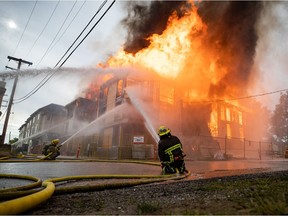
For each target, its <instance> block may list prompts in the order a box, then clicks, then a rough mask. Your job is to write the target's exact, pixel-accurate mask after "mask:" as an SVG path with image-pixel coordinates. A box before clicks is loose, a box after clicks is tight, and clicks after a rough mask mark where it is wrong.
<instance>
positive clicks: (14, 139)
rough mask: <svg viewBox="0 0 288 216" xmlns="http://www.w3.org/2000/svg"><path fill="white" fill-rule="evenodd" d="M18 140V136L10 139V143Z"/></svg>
mask: <svg viewBox="0 0 288 216" xmlns="http://www.w3.org/2000/svg"><path fill="white" fill-rule="evenodd" d="M17 141H18V138H16V137H15V138H13V139H12V140H9V144H13V143H15V142H17Z"/></svg>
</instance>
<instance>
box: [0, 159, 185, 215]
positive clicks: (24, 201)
mask: <svg viewBox="0 0 288 216" xmlns="http://www.w3.org/2000/svg"><path fill="white" fill-rule="evenodd" d="M34 161H35V160H34ZM37 161H38V162H39V160H37ZM58 161H59V160H58ZM73 161H74V162H75V160H73ZM84 161H99V160H84ZM103 161H108V160H103ZM22 162H23V161H22ZM109 162H117V161H109ZM119 162H124V161H118V163H119ZM125 162H126V163H143V164H148V165H158V166H160V164H158V163H153V162H143V161H142V162H140V161H125ZM189 175H190V172H188V173H186V174H185V175H179V174H172V175H80V176H66V177H61V178H52V179H48V180H45V181H44V182H43V183H42V187H43V188H44V189H42V188H39V186H40V184H41V180H39V178H37V177H33V176H23V175H12V174H6V175H5V174H1V175H0V178H21V179H28V180H33V181H35V183H33V184H30V185H27V186H21V187H15V188H10V189H4V190H0V193H1V197H2V198H15V197H20V196H23V197H20V198H17V199H13V200H9V201H5V202H1V203H0V214H2V215H9V214H10V215H11V214H21V213H23V212H25V211H27V210H30V209H32V208H34V207H36V206H37V205H39V204H40V203H43V202H45V201H46V200H48V199H49V198H50V197H51V196H52V195H53V194H54V193H55V194H63V193H75V192H86V191H92V190H93V191H95V190H104V189H112V188H113V189H115V188H123V187H131V186H136V185H140V184H149V183H154V182H162V181H167V180H179V179H183V178H186V177H187V176H189ZM95 179H134V180H135V179H136V180H137V181H132V182H125V181H123V182H114V183H105V184H98V185H97V184H96V185H91V184H90V185H87V184H84V185H80V186H79V185H78V186H70V187H59V186H57V187H56V186H55V184H54V183H59V182H65V183H67V182H69V181H75V180H95ZM39 182H40V184H39ZM61 185H62V184H61ZM33 187H34V188H35V189H34V190H28V189H31V188H33ZM37 187H38V188H37ZM40 189H41V190H40ZM22 190H23V191H22ZM39 190H40V191H39ZM2 194H3V196H2ZM27 194H28V195H27Z"/></svg>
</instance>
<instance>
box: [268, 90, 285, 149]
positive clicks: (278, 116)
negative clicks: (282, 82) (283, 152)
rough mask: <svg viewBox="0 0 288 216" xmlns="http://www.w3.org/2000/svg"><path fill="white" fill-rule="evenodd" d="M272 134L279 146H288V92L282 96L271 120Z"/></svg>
mask: <svg viewBox="0 0 288 216" xmlns="http://www.w3.org/2000/svg"><path fill="white" fill-rule="evenodd" d="M271 133H272V135H273V138H274V139H275V141H276V142H277V143H279V144H288V91H287V92H286V93H284V94H281V97H280V100H279V104H277V105H276V107H275V110H274V112H273V115H272V118H271Z"/></svg>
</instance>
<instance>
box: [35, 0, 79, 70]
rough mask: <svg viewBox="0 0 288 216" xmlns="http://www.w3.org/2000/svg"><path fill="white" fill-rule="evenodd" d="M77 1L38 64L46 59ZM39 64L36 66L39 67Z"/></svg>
mask: <svg viewBox="0 0 288 216" xmlns="http://www.w3.org/2000/svg"><path fill="white" fill-rule="evenodd" d="M76 3H77V1H75V2H74V4H73V6H72V8H71V9H70V11H69V13H68V14H67V16H66V18H65V19H64V21H63V23H62V25H61V27H60V28H59V30H58V32H57V34H56V35H55V37H54V38H53V40H52V41H51V43H50V45H49V46H48V48H47V50H46V51H45V53H44V55H43V56H42V58H41V59H40V61H39V62H38V64H37V66H38V65H39V64H40V63H41V62H42V60H43V59H44V57H45V56H46V55H47V53H48V51H49V49H50V47H51V46H52V44H53V42H54V41H55V39H56V37H57V36H58V34H59V33H60V31H61V29H62V28H63V26H64V24H65V23H66V21H67V19H68V17H69V15H70V14H71V12H72V10H73V8H74V7H75V5H76ZM37 66H36V67H37Z"/></svg>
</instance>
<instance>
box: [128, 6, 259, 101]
mask: <svg viewBox="0 0 288 216" xmlns="http://www.w3.org/2000/svg"><path fill="white" fill-rule="evenodd" d="M262 4H263V3H262V2H260V1H203V2H198V3H197V4H196V6H197V7H198V14H199V16H200V17H201V18H202V20H203V22H204V23H205V24H207V26H208V29H207V31H208V34H207V35H208V37H207V38H206V40H205V41H204V46H205V49H206V50H209V52H213V53H214V54H216V55H217V56H218V61H217V62H216V67H217V68H226V69H227V70H228V71H229V72H228V73H227V74H226V76H225V77H223V78H222V80H220V81H219V82H218V83H217V84H215V85H211V87H210V92H209V95H210V96H221V95H223V94H224V93H225V94H227V91H228V92H230V90H231V89H230V87H232V88H233V87H234V88H233V89H241V88H243V87H245V84H247V83H248V80H249V78H250V73H251V67H252V65H253V61H254V55H255V48H256V45H257V40H258V36H257V33H256V25H257V21H258V18H259V15H260V13H261V10H262ZM128 8H129V15H128V16H127V18H126V19H125V20H123V24H124V25H126V26H127V28H128V38H127V41H126V43H125V46H124V49H125V51H126V52H129V53H133V54H135V53H137V52H138V51H139V50H141V49H143V48H145V47H147V46H149V41H148V40H147V37H149V36H151V35H152V34H161V33H162V32H163V30H164V29H165V28H166V25H167V21H168V18H169V16H170V15H171V14H172V13H173V12H176V14H177V15H178V16H179V17H181V16H184V15H185V12H187V10H190V8H191V4H190V3H188V2H186V1H152V3H151V4H149V5H148V4H147V3H146V5H145V4H144V3H143V2H142V4H140V3H139V2H130V4H129V5H128ZM192 40H193V38H192ZM235 87H236V88H235ZM242 92H243V91H242ZM243 93H244V92H243ZM231 94H232V92H231ZM234 94H235V92H234Z"/></svg>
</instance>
